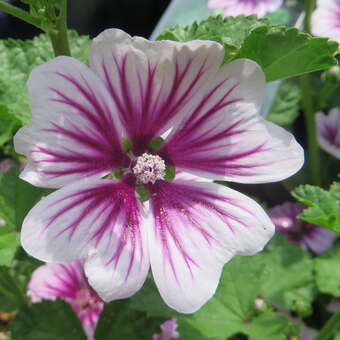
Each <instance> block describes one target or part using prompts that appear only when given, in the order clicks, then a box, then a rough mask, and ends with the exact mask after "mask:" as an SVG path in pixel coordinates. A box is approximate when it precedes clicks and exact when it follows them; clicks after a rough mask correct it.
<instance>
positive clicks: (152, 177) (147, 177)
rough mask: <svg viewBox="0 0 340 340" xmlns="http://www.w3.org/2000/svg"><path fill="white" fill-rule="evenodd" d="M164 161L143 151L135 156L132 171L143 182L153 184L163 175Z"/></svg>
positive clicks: (162, 177)
mask: <svg viewBox="0 0 340 340" xmlns="http://www.w3.org/2000/svg"><path fill="white" fill-rule="evenodd" d="M165 169H166V166H165V162H164V161H163V159H162V158H161V157H159V156H157V155H150V154H147V153H144V154H143V155H142V156H139V157H138V158H137V162H136V165H135V166H134V167H133V169H132V170H133V173H134V174H135V175H136V177H137V179H139V180H140V181H141V182H142V183H143V184H147V183H149V182H151V183H152V184H154V183H155V182H156V181H157V180H158V179H164V177H165Z"/></svg>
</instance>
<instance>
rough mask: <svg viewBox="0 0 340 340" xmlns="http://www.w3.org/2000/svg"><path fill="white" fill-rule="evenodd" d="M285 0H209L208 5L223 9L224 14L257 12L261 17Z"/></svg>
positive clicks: (233, 14)
mask: <svg viewBox="0 0 340 340" xmlns="http://www.w3.org/2000/svg"><path fill="white" fill-rule="evenodd" d="M282 3H283V0H209V2H208V7H209V8H212V9H216V8H221V9H223V10H224V11H223V16H225V17H227V16H237V15H240V14H244V15H251V14H257V16H258V17H259V18H261V17H263V16H265V15H266V14H267V13H269V12H274V11H276V10H277V9H279V8H280V7H281V6H282Z"/></svg>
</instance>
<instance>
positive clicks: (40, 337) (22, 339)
mask: <svg viewBox="0 0 340 340" xmlns="http://www.w3.org/2000/svg"><path fill="white" fill-rule="evenodd" d="M10 330H11V339H12V340H75V339H77V340H86V339H87V337H86V335H85V333H84V330H83V328H82V325H81V323H80V320H79V319H78V317H77V316H76V314H75V313H74V311H73V310H72V308H71V306H70V305H69V304H68V303H66V302H64V301H61V300H56V301H43V302H42V303H36V304H33V305H32V307H24V308H22V309H21V310H20V311H19V313H18V314H17V315H16V317H15V319H14V321H13V322H12V324H11V327H10Z"/></svg>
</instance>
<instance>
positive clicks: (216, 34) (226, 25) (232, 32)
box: [157, 15, 268, 62]
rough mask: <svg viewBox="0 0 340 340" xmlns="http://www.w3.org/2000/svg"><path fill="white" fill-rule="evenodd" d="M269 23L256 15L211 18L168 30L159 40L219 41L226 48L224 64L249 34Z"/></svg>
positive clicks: (235, 52)
mask: <svg viewBox="0 0 340 340" xmlns="http://www.w3.org/2000/svg"><path fill="white" fill-rule="evenodd" d="M267 23H268V21H267V20H266V19H257V16H256V15H251V16H248V17H246V16H244V15H239V16H237V17H226V18H225V19H222V17H221V16H217V17H209V18H208V19H206V20H203V21H202V22H200V23H198V22H194V23H193V24H192V25H191V26H185V27H183V26H182V25H176V26H173V27H171V28H166V29H165V30H163V32H162V33H161V34H160V35H159V36H158V38H157V40H175V41H190V40H195V39H199V40H213V41H217V42H219V43H221V44H222V45H223V47H224V48H225V58H224V62H228V61H230V60H232V59H233V57H234V56H235V55H236V54H237V52H238V50H239V49H240V48H241V46H242V44H243V41H244V39H245V38H246V37H247V36H248V34H249V32H250V31H251V30H252V29H254V28H255V27H258V26H260V25H265V24H267Z"/></svg>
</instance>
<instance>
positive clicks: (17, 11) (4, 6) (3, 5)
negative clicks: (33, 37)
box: [0, 0, 42, 29]
mask: <svg viewBox="0 0 340 340" xmlns="http://www.w3.org/2000/svg"><path fill="white" fill-rule="evenodd" d="M0 10H1V11H3V12H5V13H7V14H10V15H13V16H15V17H17V18H19V19H21V20H23V21H25V22H27V23H29V24H31V25H33V26H35V27H38V28H40V29H42V27H41V19H40V18H36V17H33V16H32V15H30V14H29V13H28V12H27V11H24V10H22V9H21V8H18V7H16V6H13V5H11V4H8V3H7V2H6V1H3V0H0Z"/></svg>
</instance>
